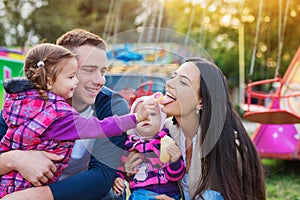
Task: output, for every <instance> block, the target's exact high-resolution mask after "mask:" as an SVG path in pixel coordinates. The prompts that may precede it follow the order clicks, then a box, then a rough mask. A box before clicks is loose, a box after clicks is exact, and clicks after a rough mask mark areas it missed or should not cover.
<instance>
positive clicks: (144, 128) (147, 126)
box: [135, 104, 161, 139]
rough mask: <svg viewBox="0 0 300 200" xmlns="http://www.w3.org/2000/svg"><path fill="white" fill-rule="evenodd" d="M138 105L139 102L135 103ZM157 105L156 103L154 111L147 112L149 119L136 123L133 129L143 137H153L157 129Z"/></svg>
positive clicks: (159, 121)
mask: <svg viewBox="0 0 300 200" xmlns="http://www.w3.org/2000/svg"><path fill="white" fill-rule="evenodd" d="M138 106H140V104H138V105H137V108H138ZM159 109H160V108H159V106H158V105H156V108H155V113H153V114H149V118H150V120H146V121H142V122H140V123H138V124H137V126H136V128H135V130H136V132H137V133H138V134H139V135H140V136H142V137H145V138H149V139H150V138H153V137H154V136H155V135H156V134H157V133H158V131H159V128H160V125H161V115H160V112H161V111H160V110H159Z"/></svg>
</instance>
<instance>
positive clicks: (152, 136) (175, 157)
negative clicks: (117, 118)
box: [113, 97, 185, 200]
mask: <svg viewBox="0 0 300 200" xmlns="http://www.w3.org/2000/svg"><path fill="white" fill-rule="evenodd" d="M147 98H149V97H141V98H138V99H137V100H136V101H135V102H134V103H133V105H132V107H131V112H135V110H136V109H137V108H138V107H139V106H140V105H141V102H142V101H143V100H145V99H147ZM160 109H161V107H160V104H157V106H156V109H155V113H154V114H151V115H150V117H149V118H150V119H149V120H146V121H143V122H141V123H139V124H138V125H137V127H136V128H135V129H132V130H129V131H128V135H127V140H126V142H125V148H124V150H125V152H124V155H123V156H122V158H121V162H122V163H123V165H121V166H120V167H119V168H118V172H117V178H116V179H115V181H114V184H113V190H114V192H115V193H117V194H122V193H123V192H124V190H125V185H124V178H125V176H126V174H125V173H126V172H125V170H124V163H125V161H126V159H127V156H128V154H129V153H130V152H132V151H136V152H139V153H141V154H142V156H143V162H142V163H141V164H139V165H138V166H137V168H136V171H137V173H136V174H135V175H133V176H131V177H129V179H130V180H129V188H130V191H131V195H130V197H129V200H134V199H155V198H154V196H156V195H160V194H165V195H167V196H169V197H172V198H174V199H180V197H181V195H180V189H179V187H178V184H177V181H179V180H181V178H182V177H183V176H184V173H185V166H184V162H183V159H182V156H181V151H180V149H179V147H178V146H177V145H176V144H175V143H174V144H172V145H170V146H168V153H169V154H170V157H171V160H170V161H169V162H166V163H162V162H161V161H160V148H161V139H162V138H163V137H164V136H166V135H168V136H170V135H169V131H168V129H166V128H163V126H164V122H165V119H166V114H165V113H163V112H162V111H161V110H160Z"/></svg>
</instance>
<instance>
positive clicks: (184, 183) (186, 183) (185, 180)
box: [180, 129, 197, 200]
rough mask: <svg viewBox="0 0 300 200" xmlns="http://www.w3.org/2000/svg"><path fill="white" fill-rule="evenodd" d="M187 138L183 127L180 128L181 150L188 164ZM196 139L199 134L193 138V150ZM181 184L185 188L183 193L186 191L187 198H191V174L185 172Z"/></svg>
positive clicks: (188, 199) (185, 196)
mask: <svg viewBox="0 0 300 200" xmlns="http://www.w3.org/2000/svg"><path fill="white" fill-rule="evenodd" d="M185 140H186V137H185V136H184V134H183V131H182V129H180V148H181V152H182V157H183V160H184V164H185V166H186V148H185ZM196 140H197V135H195V136H194V137H193V140H192V144H193V150H194V149H195V145H196ZM181 186H182V190H183V193H184V198H185V200H190V193H189V174H186V173H185V174H184V177H183V178H182V180H181Z"/></svg>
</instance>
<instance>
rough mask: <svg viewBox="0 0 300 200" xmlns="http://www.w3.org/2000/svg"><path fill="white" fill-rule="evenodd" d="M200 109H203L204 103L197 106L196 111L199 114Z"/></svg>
mask: <svg viewBox="0 0 300 200" xmlns="http://www.w3.org/2000/svg"><path fill="white" fill-rule="evenodd" d="M200 110H202V104H199V105H197V106H196V113H197V115H199V112H200Z"/></svg>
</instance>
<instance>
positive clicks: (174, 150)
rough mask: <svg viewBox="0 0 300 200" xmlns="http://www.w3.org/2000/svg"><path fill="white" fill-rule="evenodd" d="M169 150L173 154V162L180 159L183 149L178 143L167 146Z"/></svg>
mask: <svg viewBox="0 0 300 200" xmlns="http://www.w3.org/2000/svg"><path fill="white" fill-rule="evenodd" d="M167 152H168V153H169V154H170V156H171V162H176V161H178V160H179V158H180V156H181V150H180V148H179V146H177V145H176V144H171V145H169V146H168V148H167Z"/></svg>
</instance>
